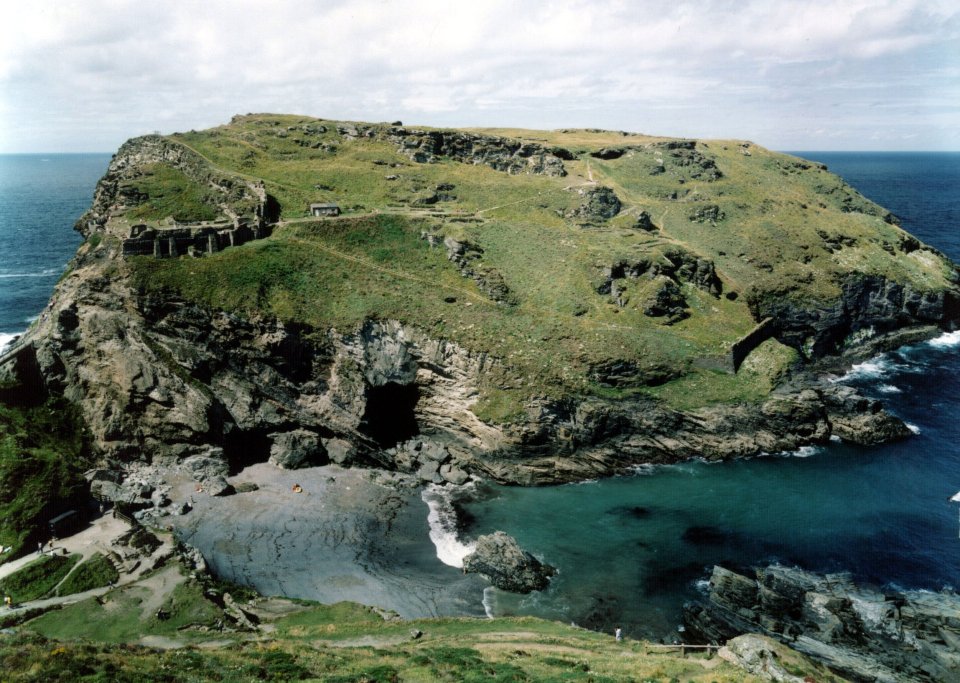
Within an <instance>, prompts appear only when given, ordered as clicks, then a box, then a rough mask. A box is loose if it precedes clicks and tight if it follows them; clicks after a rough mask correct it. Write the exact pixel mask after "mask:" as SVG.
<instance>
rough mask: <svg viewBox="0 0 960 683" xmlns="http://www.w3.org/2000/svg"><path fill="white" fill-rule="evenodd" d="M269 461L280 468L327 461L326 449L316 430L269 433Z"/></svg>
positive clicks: (309, 465)
mask: <svg viewBox="0 0 960 683" xmlns="http://www.w3.org/2000/svg"><path fill="white" fill-rule="evenodd" d="M270 439H271V440H272V441H273V445H272V446H270V460H269V462H270V463H271V464H273V465H276V466H277V467H279V468H280V469H284V470H295V469H299V468H301V467H311V466H313V465H325V464H326V463H327V462H328V458H327V449H326V448H324V446H323V443H322V442H321V441H320V436H319V435H318V434H317V433H316V432H311V431H309V430H306V429H294V430H293V431H290V432H279V433H275V434H270Z"/></svg>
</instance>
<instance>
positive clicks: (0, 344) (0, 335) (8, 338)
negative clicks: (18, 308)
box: [0, 332, 23, 353]
mask: <svg viewBox="0 0 960 683" xmlns="http://www.w3.org/2000/svg"><path fill="white" fill-rule="evenodd" d="M22 334H23V332H0V353H2V352H3V351H5V350H6V348H7V347H8V346H9V345H10V342H12V341H13V340H14V339H16V338H17V337H19V336H20V335H22Z"/></svg>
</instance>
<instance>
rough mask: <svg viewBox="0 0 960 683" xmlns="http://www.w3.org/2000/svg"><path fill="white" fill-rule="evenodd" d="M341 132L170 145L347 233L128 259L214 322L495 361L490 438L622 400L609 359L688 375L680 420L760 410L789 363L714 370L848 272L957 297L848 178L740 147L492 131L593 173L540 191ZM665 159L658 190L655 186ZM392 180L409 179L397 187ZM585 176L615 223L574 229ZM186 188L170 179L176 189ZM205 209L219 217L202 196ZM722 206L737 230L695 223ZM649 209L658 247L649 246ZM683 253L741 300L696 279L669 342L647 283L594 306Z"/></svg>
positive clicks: (680, 396) (679, 399) (317, 129)
mask: <svg viewBox="0 0 960 683" xmlns="http://www.w3.org/2000/svg"><path fill="white" fill-rule="evenodd" d="M338 125H340V124H339V123H338V122H335V121H325V120H318V119H311V118H309V117H302V116H278V115H251V116H242V117H236V118H235V120H234V121H233V122H231V123H230V124H228V125H225V126H220V127H217V128H214V129H211V130H208V131H200V132H196V131H192V132H190V133H186V134H177V135H174V136H171V137H170V138H169V139H170V140H172V141H174V142H176V143H180V144H182V145H185V146H187V147H188V148H189V149H190V150H193V151H194V152H195V153H196V154H198V155H199V156H200V159H201V160H205V162H204V163H207V164H209V167H210V168H211V169H212V171H211V172H215V173H217V174H224V175H226V176H230V175H231V174H232V175H233V176H235V177H236V178H237V179H242V180H244V181H249V180H253V179H262V180H263V182H264V183H265V186H266V188H267V191H268V192H269V193H271V194H272V195H274V196H275V197H276V198H277V199H278V200H279V202H280V204H281V206H282V217H283V218H284V219H297V220H301V219H302V218H303V217H304V216H305V215H306V210H307V205H308V204H309V203H310V202H314V201H335V202H337V203H339V204H340V206H341V207H342V208H343V209H344V211H345V214H346V217H345V218H341V219H338V220H329V221H315V222H297V223H292V224H289V225H286V226H283V227H281V228H279V229H278V230H277V231H276V233H275V235H274V237H273V238H271V239H269V240H265V241H262V242H258V243H255V244H248V245H246V246H244V247H243V248H239V249H230V250H227V251H225V252H222V253H220V254H217V255H215V256H214V257H212V258H204V259H200V260H187V259H170V260H163V261H157V260H153V259H148V258H141V259H135V260H134V261H133V265H134V271H135V278H136V281H137V283H138V286H139V287H141V288H142V289H145V290H161V289H167V290H171V291H175V292H176V293H177V294H179V295H181V296H184V297H186V298H187V299H189V300H192V301H197V302H199V303H202V304H204V305H206V306H209V307H213V308H224V309H227V310H231V311H237V312H242V313H245V314H247V315H260V314H263V313H266V314H268V315H271V316H276V317H278V318H280V319H281V320H285V321H291V322H298V323H305V324H307V325H310V326H313V327H315V328H316V329H317V330H318V332H320V333H322V331H323V330H326V329H328V328H330V327H333V328H336V329H338V330H340V331H349V330H351V329H353V328H355V327H356V326H357V325H359V324H360V323H361V322H363V321H364V320H368V319H371V318H380V319H396V320H399V321H401V322H403V323H407V324H410V325H412V326H414V327H416V328H418V329H420V330H422V331H423V332H425V333H426V334H428V335H430V336H432V337H435V338H442V339H447V340H450V341H453V342H456V343H457V344H459V345H461V346H463V347H465V348H467V349H468V350H470V351H474V352H477V353H484V354H488V355H490V356H493V357H495V358H496V359H498V361H499V364H498V365H497V366H496V367H495V368H494V369H493V370H492V371H491V372H490V373H488V374H487V375H486V376H485V377H484V378H483V382H482V386H481V387H480V396H479V401H478V403H477V405H476V407H475V410H476V412H477V414H478V415H480V416H481V417H483V418H484V419H490V420H495V421H510V420H513V419H516V418H517V417H518V416H519V415H521V413H522V411H523V406H524V405H525V404H526V403H527V402H528V401H529V399H530V398H531V397H534V396H546V397H551V396H553V397H559V396H570V395H584V394H596V395H607V394H608V393H609V392H608V389H609V387H605V386H600V385H597V384H595V383H594V380H593V379H591V377H592V374H591V373H592V370H593V369H594V368H595V367H597V366H598V365H602V364H605V363H610V362H621V363H631V364H634V365H635V366H636V368H637V376H636V378H635V380H634V381H633V382H632V384H631V386H634V387H642V386H643V385H644V384H650V385H651V386H652V385H660V384H662V383H663V381H664V379H665V378H666V379H669V378H671V377H673V378H675V379H673V381H670V382H668V385H672V386H663V387H659V386H658V387H657V388H655V389H653V390H652V391H651V392H650V393H651V394H653V395H655V396H657V397H659V398H661V399H662V400H665V401H668V402H670V403H671V404H672V405H675V406H677V407H696V406H697V405H705V404H709V403H716V402H724V401H755V400H758V399H759V398H762V396H763V395H765V394H766V393H768V392H769V390H770V389H771V387H772V386H774V385H775V384H776V381H777V377H779V376H780V375H781V374H782V373H781V372H780V370H779V369H778V368H779V367H780V366H781V365H784V364H789V363H790V362H792V359H786V358H782V359H780V360H779V361H776V362H774V363H773V365H774V366H777V367H776V368H774V369H773V370H771V371H769V372H768V371H766V370H764V371H762V372H747V373H741V374H740V375H738V376H736V377H731V376H728V375H725V374H724V373H719V372H711V371H707V370H703V369H702V368H703V367H705V366H710V364H711V363H712V362H713V360H715V359H716V358H718V357H720V356H722V355H723V354H724V353H726V352H727V350H728V349H729V348H730V345H731V344H732V343H733V342H734V341H735V340H736V339H737V338H739V337H740V336H742V335H743V334H746V333H747V332H748V331H749V330H750V329H751V328H752V327H753V326H754V325H755V324H756V322H757V320H756V319H755V317H754V316H755V314H756V315H760V316H762V315H763V311H764V310H766V309H767V308H769V306H770V305H771V304H772V303H774V302H781V303H782V302H785V301H786V302H792V305H794V306H795V307H799V308H817V307H818V306H822V305H824V304H828V303H829V302H830V301H832V300H833V299H834V298H835V297H836V296H837V295H838V293H839V292H840V286H841V283H842V280H843V278H845V277H847V276H848V275H849V274H850V273H860V274H861V275H864V276H866V275H882V276H884V277H887V278H890V279H893V280H896V281H898V282H900V283H903V284H909V285H910V286H912V287H913V288H914V289H916V290H918V291H930V290H936V289H939V288H943V287H946V286H949V283H948V278H947V275H948V272H947V271H948V268H949V265H948V264H947V263H946V262H945V261H941V260H940V259H939V258H937V257H935V256H934V255H933V254H932V253H931V252H929V251H925V250H917V251H914V252H912V253H910V254H906V253H903V252H898V251H897V250H896V248H895V247H896V245H897V244H899V242H900V240H901V239H902V238H903V236H904V233H903V231H901V230H900V229H899V228H897V227H895V226H893V225H890V224H888V223H886V222H885V221H884V219H883V217H884V215H885V212H884V211H883V210H882V209H881V208H880V207H878V206H876V205H875V204H873V203H872V202H870V201H869V200H867V199H865V198H863V197H862V196H860V195H859V194H857V193H856V192H855V191H853V190H852V189H851V188H849V187H848V186H846V185H845V184H844V183H843V181H842V180H840V179H839V178H837V177H836V176H834V175H832V174H830V173H829V172H827V171H825V170H823V169H822V168H820V167H819V166H818V165H815V164H811V163H808V162H804V161H802V160H798V159H796V158H794V157H789V156H787V155H783V154H777V153H774V152H770V151H767V150H764V149H762V148H759V147H756V146H751V147H750V148H749V151H750V152H751V154H750V156H747V155H744V154H742V153H741V150H742V149H743V148H742V147H741V145H740V143H739V142H738V141H723V140H720V141H709V142H699V143H697V145H696V149H695V150H692V151H681V152H676V154H679V155H680V156H675V150H670V149H667V148H666V147H665V146H664V145H663V143H664V139H663V138H652V137H649V136H641V135H623V134H621V133H619V132H616V131H606V132H604V131H601V132H588V131H584V130H573V131H523V130H497V131H487V132H488V133H492V134H496V135H513V136H518V137H519V138H521V139H524V140H528V141H534V142H537V143H538V144H541V145H544V146H546V147H550V146H554V145H556V146H562V147H565V148H567V149H570V150H573V151H574V152H577V153H579V154H580V155H581V157H580V158H579V159H576V160H570V161H565V162H564V164H565V167H566V169H567V171H568V175H567V176H566V177H547V176H537V175H526V174H519V175H507V174H505V173H502V172H499V171H496V170H493V169H492V168H489V167H487V166H485V165H482V164H477V165H474V164H468V163H460V162H457V161H454V160H452V159H446V158H440V159H438V160H437V162H436V163H429V164H417V163H414V162H412V161H411V160H410V159H409V158H407V157H406V156H404V155H403V154H401V153H400V151H399V150H398V149H397V146H396V144H395V143H393V142H391V141H389V140H388V139H387V135H388V134H387V132H386V129H385V128H379V129H377V131H379V132H378V133H377V134H376V135H374V136H373V137H361V138H359V139H355V140H350V139H346V138H344V137H341V136H340V135H339V134H338V133H337V131H336V128H337V126H338ZM601 147H621V148H627V149H626V152H625V154H624V155H623V156H621V157H620V158H618V159H613V160H607V161H604V160H600V159H596V158H592V157H590V156H589V151H591V150H596V149H599V148H601ZM687 157H690V158H693V157H696V158H699V159H708V160H712V162H713V163H714V164H715V165H716V167H717V168H718V169H719V170H720V171H721V173H722V177H720V178H719V179H717V180H715V181H712V182H708V181H707V180H705V179H703V177H701V178H700V179H696V178H694V177H693V172H695V171H696V169H695V168H694V167H693V166H690V165H689V164H686V160H687ZM659 159H662V160H663V162H664V164H663V168H664V169H665V172H664V173H656V174H651V172H652V171H655V170H657V169H658V168H659V162H658V160H659ZM386 175H391V176H393V175H395V176H398V178H397V179H395V180H390V181H388V180H386V179H385V176H386ZM155 177H156V176H155ZM591 177H592V178H593V181H594V182H596V183H599V184H601V185H605V186H608V187H611V188H613V189H614V190H615V192H616V193H617V195H618V196H619V198H620V199H621V201H622V203H623V209H622V211H621V214H620V215H618V216H617V217H615V218H614V219H612V220H610V221H607V222H594V223H593V224H591V225H587V226H581V225H580V223H581V221H580V220H579V219H574V218H569V217H568V216H569V215H570V212H571V210H573V209H575V208H576V207H577V206H578V205H579V204H580V203H581V202H583V197H582V196H581V194H580V191H582V190H585V189H589V188H590V187H591V186H592V185H591V181H590V180H589V179H590V178H591ZM178 183H180V180H178V179H175V178H173V179H170V186H171V188H177V187H180V185H178ZM441 183H446V184H451V185H453V186H454V187H453V189H452V190H450V191H449V194H452V195H453V196H454V198H452V199H450V200H448V201H443V202H441V203H439V204H437V205H435V206H434V207H431V208H430V209H429V211H416V210H413V209H412V208H411V205H412V202H413V200H414V199H415V198H416V197H421V196H424V195H426V194H429V193H431V192H433V191H434V189H435V188H436V187H437V186H438V185H439V184H441ZM195 191H196V192H201V193H202V192H204V191H205V190H202V189H197V188H195ZM197 201H198V202H199V204H200V205H206V204H205V201H206V200H205V199H203V198H201V199H199V200H197ZM186 205H187V206H196V205H198V204H197V202H194V201H192V200H191V201H188V202H186ZM709 205H716V206H718V207H719V208H720V210H722V212H723V214H724V218H723V219H722V220H718V221H716V222H711V221H698V220H693V219H691V216H694V215H695V213H696V212H697V211H698V210H699V209H701V208H702V207H704V206H709ZM640 211H646V212H648V213H649V214H650V215H651V216H652V217H653V222H654V224H655V225H657V226H658V227H659V230H656V231H654V232H646V231H643V230H638V229H635V228H634V221H635V217H636V215H637V214H638V213H639V212H640ZM371 212H375V213H371ZM161 213H162V212H161ZM429 214H432V215H429ZM156 215H158V214H156ZM422 233H429V234H432V235H435V236H439V237H440V238H441V239H442V238H443V237H446V236H450V237H454V238H456V239H459V240H467V241H469V242H470V243H472V244H474V245H476V246H477V247H478V248H479V250H482V252H477V253H478V254H479V257H478V258H477V259H476V260H475V261H474V262H473V266H472V267H473V269H474V270H475V271H477V272H481V273H488V274H490V275H491V277H494V278H501V279H502V281H503V282H504V283H505V284H506V286H507V287H508V288H509V290H510V302H511V304H512V305H504V304H498V303H496V302H493V301H491V300H490V299H489V297H487V296H486V295H485V294H484V293H483V291H482V290H481V289H480V288H479V287H478V286H477V284H476V283H475V282H473V281H472V280H471V279H468V278H465V277H464V276H463V275H462V274H461V273H460V272H459V271H458V269H457V267H456V266H455V265H454V264H452V263H450V262H449V261H448V260H447V258H446V251H445V249H444V248H443V247H436V248H430V247H429V246H428V244H427V242H425V241H424V240H423V239H421V234H422ZM823 234H826V235H827V236H828V237H829V236H830V235H838V234H839V235H843V236H845V237H846V238H850V239H852V240H853V241H852V242H851V243H850V244H851V245H852V246H843V247H842V248H840V249H834V250H832V251H831V250H830V249H828V248H827V247H825V244H826V242H825V241H824V238H823V236H822V235H823ZM848 241H849V240H848ZM678 250H684V251H686V252H688V253H690V254H692V255H693V256H694V257H699V258H702V259H707V260H709V261H711V262H713V263H714V264H715V266H716V269H717V273H718V275H719V277H720V280H721V281H722V285H723V290H724V294H731V295H735V296H732V298H729V299H728V298H727V297H726V296H721V297H719V298H716V297H713V296H711V295H709V294H707V293H705V292H703V291H701V290H699V289H697V288H696V287H694V286H693V285H691V284H688V283H685V282H682V283H681V289H682V292H683V296H684V298H685V299H686V301H687V305H688V309H687V310H688V312H689V317H687V318H686V319H685V320H683V321H681V322H678V323H676V324H674V325H670V326H668V325H665V324H664V321H663V320H662V319H657V318H651V317H649V316H647V315H645V314H644V308H645V305H644V302H645V301H646V300H647V299H648V298H649V297H650V296H651V295H652V294H653V291H652V284H651V281H650V280H649V279H648V278H647V277H646V276H644V277H641V278H640V279H631V278H623V279H621V280H618V282H617V286H618V289H619V290H620V291H621V292H622V294H623V296H622V303H623V306H618V305H617V304H616V303H615V302H613V301H612V300H611V298H610V297H609V296H608V295H605V294H599V293H598V292H597V288H598V286H599V285H600V283H601V282H602V280H603V273H604V269H605V268H608V267H609V266H611V265H612V264H614V263H637V262H640V261H643V260H647V261H650V262H651V263H654V264H660V265H663V264H664V263H665V255H666V254H668V253H671V252H676V251H678ZM888 250H893V252H894V253H893V254H891V253H889V251H888ZM450 299H455V300H456V301H455V302H453V303H449V300H450ZM751 306H752V307H753V310H751ZM698 397H702V401H700V400H699V398H698Z"/></svg>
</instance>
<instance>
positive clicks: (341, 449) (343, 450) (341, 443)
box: [321, 439, 357, 465]
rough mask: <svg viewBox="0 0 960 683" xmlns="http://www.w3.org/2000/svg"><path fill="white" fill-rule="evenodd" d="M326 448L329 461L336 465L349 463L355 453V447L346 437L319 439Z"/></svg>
mask: <svg viewBox="0 0 960 683" xmlns="http://www.w3.org/2000/svg"><path fill="white" fill-rule="evenodd" d="M321 443H322V444H323V446H324V448H326V450H327V457H328V458H330V462H335V463H336V464H338V465H349V464H350V463H351V462H352V461H353V459H354V458H355V457H356V455H357V448H356V446H354V445H353V444H352V443H350V442H349V441H347V440H346V439H323V440H322V441H321Z"/></svg>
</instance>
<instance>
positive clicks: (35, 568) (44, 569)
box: [0, 554, 81, 603]
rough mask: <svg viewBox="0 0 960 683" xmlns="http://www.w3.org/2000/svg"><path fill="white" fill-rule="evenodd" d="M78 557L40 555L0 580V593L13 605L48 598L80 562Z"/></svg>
mask: <svg viewBox="0 0 960 683" xmlns="http://www.w3.org/2000/svg"><path fill="white" fill-rule="evenodd" d="M80 557H81V556H80V555H76V554H74V555H42V556H40V557H38V558H37V559H36V560H34V561H33V562H31V563H30V564H28V565H26V566H25V567H23V568H22V569H18V570H17V571H15V572H14V573H13V574H10V575H9V576H7V577H6V578H4V579H3V580H0V593H3V594H4V595H9V596H10V597H11V598H12V599H13V601H14V602H15V603H17V602H29V601H30V600H39V599H40V598H43V597H47V596H49V595H50V594H51V593H52V592H53V589H54V588H56V586H57V584H58V583H60V582H61V581H62V580H63V578H64V577H65V576H66V575H67V574H69V573H70V570H71V569H73V567H74V565H76V564H77V562H79V561H80Z"/></svg>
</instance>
